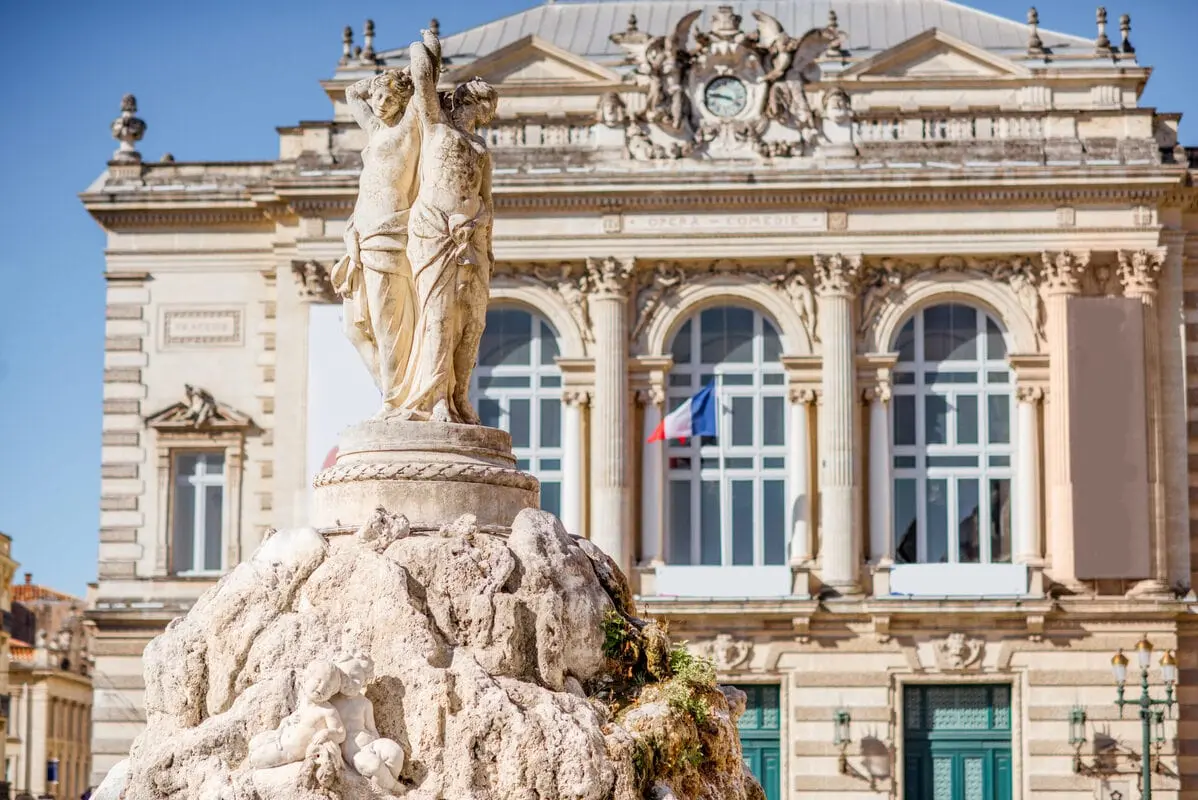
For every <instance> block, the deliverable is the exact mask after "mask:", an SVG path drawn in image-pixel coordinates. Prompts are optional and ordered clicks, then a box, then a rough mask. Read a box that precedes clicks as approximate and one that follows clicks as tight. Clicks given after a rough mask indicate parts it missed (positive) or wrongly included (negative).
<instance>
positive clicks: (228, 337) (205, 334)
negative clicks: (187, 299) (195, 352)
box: [162, 308, 245, 348]
mask: <svg viewBox="0 0 1198 800" xmlns="http://www.w3.org/2000/svg"><path fill="white" fill-rule="evenodd" d="M244 343H245V338H244V330H243V324H242V310H241V309H240V308H168V309H165V310H163V312H162V346H163V348H174V347H211V346H214V345H224V346H238V345H241V344H244Z"/></svg>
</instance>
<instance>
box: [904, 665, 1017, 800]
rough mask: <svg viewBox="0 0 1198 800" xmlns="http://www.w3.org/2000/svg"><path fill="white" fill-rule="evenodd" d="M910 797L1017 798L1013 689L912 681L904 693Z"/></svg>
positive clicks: (921, 799)
mask: <svg viewBox="0 0 1198 800" xmlns="http://www.w3.org/2000/svg"><path fill="white" fill-rule="evenodd" d="M903 703H904V706H903V719H904V722H903V726H904V728H905V730H904V744H905V748H904V749H905V751H906V758H905V759H904V763H903V767H904V769H903V772H904V777H903V783H904V784H905V786H904V789H905V791H904V796H905V797H906V798H908V800H1011V690H1010V687H1007V686H908V687H907V688H906V690H905V692H904V698H903Z"/></svg>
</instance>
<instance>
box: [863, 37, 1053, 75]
mask: <svg viewBox="0 0 1198 800" xmlns="http://www.w3.org/2000/svg"><path fill="white" fill-rule="evenodd" d="M1030 74H1031V73H1030V72H1029V71H1028V70H1027V68H1026V67H1024V66H1023V65H1021V64H1018V63H1016V62H1014V61H1009V60H1008V59H1005V58H1002V57H1001V56H997V55H995V54H994V53H991V52H989V51H988V50H983V49H982V48H980V47H975V46H973V45H971V44H969V43H968V42H964V41H962V40H960V39H957V38H956V37H954V36H950V35H949V34H947V33H945V32H944V31H941V30H938V29H936V28H932V29H930V30H927V31H924V32H923V33H921V34H919V35H918V36H915V37H913V38H911V39H908V40H907V41H905V42H901V43H900V44H897V45H895V46H894V47H892V48H890V49H889V50H884V51H883V52H881V53H878V54H877V55H875V56H873V57H872V58H869V59H866V60H865V61H862V62H861V63H859V64H854V65H853V66H852V67H850V68H849V69H846V70H845V71H844V72H842V73H841V77H844V78H881V79H887V78H889V79H904V78H918V79H922V80H928V79H931V80H937V79H941V80H961V79H969V80H978V79H986V78H994V79H998V78H1010V77H1023V76H1027V75H1030Z"/></svg>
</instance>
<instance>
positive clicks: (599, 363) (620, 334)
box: [586, 257, 635, 573]
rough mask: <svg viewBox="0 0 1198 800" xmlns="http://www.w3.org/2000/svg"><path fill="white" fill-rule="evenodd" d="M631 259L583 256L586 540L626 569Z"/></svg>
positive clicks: (629, 500)
mask: <svg viewBox="0 0 1198 800" xmlns="http://www.w3.org/2000/svg"><path fill="white" fill-rule="evenodd" d="M634 268H635V260H634V259H631V258H624V259H617V258H611V257H608V258H604V259H592V258H588V259H587V262H586V269H587V279H588V282H589V284H590V286H591V296H590V302H589V305H590V312H591V323H592V324H593V325H594V327H595V394H594V398H593V405H592V407H591V525H590V538H591V540H592V541H593V542H594V543H595V544H596V545H597V546H598V547H599V548H600V549H602V550H603V551H604V552H605V553H607V554H608V555H609V556H611V557H612V559H613V560H615V562H616V563H617V564H619V565H620V568H621V569H623V570H624V571H625V572H626V573H627V572H628V571H629V570H630V569H631V567H632V547H631V537H632V528H633V526H632V509H633V505H632V492H631V488H632V487H631V482H630V480H629V472H630V470H629V463H630V462H629V448H628V433H627V431H628V410H629V409H628V406H629V395H628V341H629V335H628V333H629V332H628V292H629V290H630V289H631V284H632V280H631V279H632V275H633V270H634Z"/></svg>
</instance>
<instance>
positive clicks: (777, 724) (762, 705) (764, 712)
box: [736, 685, 782, 800]
mask: <svg viewBox="0 0 1198 800" xmlns="http://www.w3.org/2000/svg"><path fill="white" fill-rule="evenodd" d="M736 688H738V689H740V690H741V691H742V692H744V693H745V694H747V695H748V696H749V700H748V703H746V704H745V713H744V716H742V717H741V718H740V723H739V727H740V746H741V752H742V753H744V758H745V763H746V764H748V765H749V769H751V770H752V771H753V774H754V775H756V776H757V780H758V781H760V782H761V787H762V788H763V789H765V796H766V800H782V752H781V746H780V742H779V737H780V736H781V733H782V724H781V723H782V714H781V703H780V695H781V690H780V689H779V687H777V686H752V685H750V686H737V687H736Z"/></svg>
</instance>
